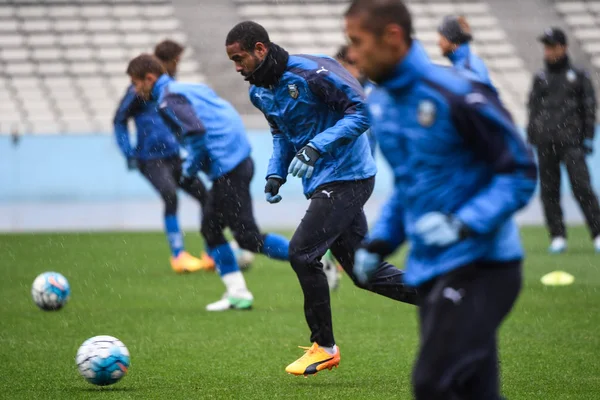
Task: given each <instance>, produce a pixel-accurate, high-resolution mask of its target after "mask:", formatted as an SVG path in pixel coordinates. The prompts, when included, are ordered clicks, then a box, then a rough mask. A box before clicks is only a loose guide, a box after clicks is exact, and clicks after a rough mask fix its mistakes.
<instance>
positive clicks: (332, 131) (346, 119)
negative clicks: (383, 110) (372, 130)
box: [307, 71, 369, 154]
mask: <svg viewBox="0 0 600 400" xmlns="http://www.w3.org/2000/svg"><path fill="white" fill-rule="evenodd" d="M307 82H308V86H309V88H310V90H311V92H312V93H313V94H314V95H315V96H316V97H317V98H319V99H320V100H321V101H322V102H323V103H325V105H326V106H327V107H330V108H331V109H332V110H334V111H336V112H338V113H339V114H341V115H342V118H341V119H340V120H339V121H338V122H337V123H336V124H335V125H334V126H332V127H330V128H328V129H325V130H324V131H323V132H320V133H319V134H317V135H316V136H315V137H314V138H313V139H312V140H311V141H310V145H311V146H312V147H314V148H315V149H316V150H317V151H318V152H319V153H321V154H323V153H329V152H332V151H333V150H335V149H337V148H338V147H340V146H344V145H347V144H349V143H351V142H352V141H354V140H356V138H358V137H359V136H360V135H362V134H363V133H364V132H365V131H366V130H367V129H369V118H368V112H367V107H366V104H365V103H364V95H363V92H362V88H361V87H360V84H359V83H358V82H352V81H349V80H347V79H345V78H343V77H340V76H338V75H336V74H335V73H333V72H332V71H326V72H323V73H319V74H317V73H313V74H311V75H310V76H309V77H308V78H307Z"/></svg>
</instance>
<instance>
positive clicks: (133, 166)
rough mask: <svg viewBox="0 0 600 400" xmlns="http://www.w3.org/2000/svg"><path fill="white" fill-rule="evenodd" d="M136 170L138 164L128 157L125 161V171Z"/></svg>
mask: <svg viewBox="0 0 600 400" xmlns="http://www.w3.org/2000/svg"><path fill="white" fill-rule="evenodd" d="M137 168H138V162H137V160H136V159H135V158H133V157H130V158H128V159H127V169H128V170H129V171H133V170H134V169H137Z"/></svg>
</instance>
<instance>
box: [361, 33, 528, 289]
mask: <svg viewBox="0 0 600 400" xmlns="http://www.w3.org/2000/svg"><path fill="white" fill-rule="evenodd" d="M369 110H370V112H371V116H372V126H371V129H372V131H373V133H374V134H375V136H376V137H377V141H378V143H379V147H380V148H381V151H382V153H383V155H384V156H385V158H386V160H387V161H388V163H389V164H390V166H391V168H392V170H393V174H394V178H395V184H394V191H393V194H392V197H391V198H390V199H389V200H388V202H387V204H386V205H385V206H384V207H383V209H382V212H381V216H380V218H379V220H378V222H377V223H376V224H375V226H374V228H373V229H372V230H371V232H370V233H369V239H370V240H373V239H381V240H385V241H387V242H388V243H390V244H391V245H392V246H393V247H394V248H397V247H398V246H399V245H400V244H402V243H403V242H404V241H405V240H409V241H410V242H411V248H410V253H409V255H408V260H407V264H406V281H407V283H408V284H410V285H414V286H418V285H420V284H422V283H424V282H426V281H428V280H430V279H432V278H434V277H436V276H439V275H442V274H444V273H446V272H448V271H451V270H453V269H455V268H458V267H460V266H464V265H465V264H469V263H471V262H473V261H512V260H519V259H521V258H522V257H523V250H522V247H521V243H520V238H519V232H518V228H517V226H516V224H515V222H514V221H513V219H512V216H513V214H514V213H515V212H516V211H517V210H519V209H520V208H522V207H524V206H525V205H526V204H527V203H528V202H529V200H530V199H531V197H532V195H533V192H534V189H535V186H536V167H535V164H534V159H533V155H532V153H531V151H530V149H529V148H528V147H527V145H526V144H525V142H524V141H523V139H522V138H521V136H520V134H519V132H518V129H517V128H516V127H515V125H514V124H513V122H512V120H511V117H510V115H509V114H508V112H507V111H506V110H505V109H504V108H503V107H502V105H501V103H500V101H499V100H498V97H497V95H496V93H495V92H494V91H493V90H491V88H490V87H489V86H487V85H483V84H482V83H480V82H477V81H472V80H469V79H467V78H465V77H464V76H463V75H461V74H460V73H458V72H457V71H455V70H454V69H452V68H445V67H442V66H437V65H434V64H432V63H431V62H430V60H429V59H428V58H427V55H426V54H425V50H424V49H423V47H422V46H421V44H420V43H419V42H417V41H414V42H413V44H412V48H411V50H410V52H409V53H408V55H407V56H406V58H405V59H404V60H403V61H402V62H400V63H399V64H398V65H397V66H396V68H395V71H394V73H393V75H392V76H391V77H390V78H389V79H388V80H387V81H385V82H383V83H381V85H379V86H378V87H377V88H376V89H375V90H374V92H373V93H372V94H371V96H370V97H369ZM435 211H437V212H442V213H445V214H453V215H455V216H456V217H457V218H458V219H459V220H461V221H462V222H463V223H465V224H466V225H467V226H468V227H469V228H470V229H471V230H472V231H473V235H472V236H470V237H468V238H467V239H464V240H462V241H460V242H458V243H456V244H454V245H451V246H448V247H444V248H440V247H435V246H427V245H425V244H424V243H423V242H422V241H421V240H420V239H419V238H418V237H417V236H416V235H415V233H414V231H415V223H416V221H417V220H418V219H419V218H420V217H421V216H423V215H424V214H425V213H428V212H435Z"/></svg>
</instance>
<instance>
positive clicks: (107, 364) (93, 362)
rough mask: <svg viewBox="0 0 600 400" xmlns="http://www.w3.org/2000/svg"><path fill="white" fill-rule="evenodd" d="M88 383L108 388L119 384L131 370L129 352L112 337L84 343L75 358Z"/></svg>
mask: <svg viewBox="0 0 600 400" xmlns="http://www.w3.org/2000/svg"><path fill="white" fill-rule="evenodd" d="M75 361H76V362H77V368H78V369H79V373H80V374H81V376H83V377H84V378H85V380H86V381H88V382H90V383H92V384H94V385H98V386H106V385H112V384H113V383H116V382H118V381H119V380H120V379H121V378H123V377H124V376H125V374H126V373H127V370H128V369H129V365H130V359H129V350H127V347H125V345H124V344H123V342H121V341H120V340H119V339H117V338H115V337H112V336H94V337H93V338H90V339H88V340H86V341H85V342H83V344H82V345H81V347H79V350H77V356H76V357H75Z"/></svg>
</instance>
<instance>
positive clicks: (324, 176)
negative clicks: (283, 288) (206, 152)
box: [225, 21, 416, 375]
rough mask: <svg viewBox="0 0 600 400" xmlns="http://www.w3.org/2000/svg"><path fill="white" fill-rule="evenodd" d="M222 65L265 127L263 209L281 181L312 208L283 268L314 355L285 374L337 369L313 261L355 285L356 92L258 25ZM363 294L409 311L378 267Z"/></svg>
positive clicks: (362, 168) (331, 63) (359, 206)
mask: <svg viewBox="0 0 600 400" xmlns="http://www.w3.org/2000/svg"><path fill="white" fill-rule="evenodd" d="M225 43H226V50H227V54H228V56H229V58H230V59H231V60H232V61H233V62H234V63H235V67H236V70H237V72H239V73H241V74H242V75H243V76H244V77H245V79H246V81H248V82H249V83H250V84H251V86H250V99H251V101H252V103H253V104H254V105H255V106H256V107H257V108H258V109H259V110H261V111H262V112H263V114H264V115H265V117H266V119H267V121H268V122H269V124H270V126H271V133H272V135H273V155H272V157H271V159H270V161H269V166H268V172H267V176H266V180H267V183H266V185H265V195H266V200H267V201H268V202H269V203H278V202H279V201H281V200H282V198H281V195H280V194H279V188H280V187H281V185H283V184H284V183H285V182H286V179H287V176H288V174H289V175H291V176H292V177H297V178H302V183H303V187H304V194H305V196H306V197H307V198H308V199H310V205H309V206H308V210H307V211H306V214H305V216H304V218H303V219H302V221H301V222H300V225H299V226H298V228H297V229H296V232H295V233H294V236H293V237H292V239H291V241H290V263H291V264H292V268H293V269H294V271H295V272H296V275H297V276H298V280H299V281H300V285H301V287H302V291H303V293H304V313H305V316H306V321H307V322H308V326H309V328H310V330H311V337H310V340H311V342H312V346H311V347H310V348H309V349H308V350H307V351H306V353H305V354H304V356H302V357H301V358H300V359H298V360H297V361H295V362H294V363H292V364H290V365H288V367H287V368H286V371H287V372H288V373H290V374H294V375H307V374H314V373H316V372H318V371H321V370H323V369H331V368H332V367H334V366H337V365H338V364H339V362H340V351H339V349H338V347H337V346H336V343H335V339H334V336H333V328H332V323H331V305H330V298H329V291H328V289H327V281H326V277H325V275H324V273H323V270H322V265H321V262H320V261H319V260H320V259H321V257H322V256H323V254H325V252H326V251H327V249H331V252H332V253H333V255H334V256H335V257H336V258H337V260H338V261H339V262H340V264H341V265H342V267H343V268H344V270H345V271H346V272H347V273H348V274H349V276H350V277H351V278H352V280H353V281H354V282H355V283H357V281H356V278H355V277H354V273H353V266H354V252H355V251H356V249H357V248H358V246H359V245H360V243H361V242H362V241H363V239H364V237H365V235H366V233H367V221H366V218H365V214H364V212H363V206H364V204H365V203H366V201H367V200H368V199H369V197H370V196H371V193H372V191H373V186H374V182H375V178H374V177H375V173H376V172H377V171H376V168H375V162H374V161H373V157H371V151H370V148H369V143H368V140H367V137H366V136H365V135H363V133H364V132H365V131H366V130H367V129H368V128H369V119H368V115H367V110H366V105H365V103H364V101H363V93H362V88H361V87H360V84H359V83H358V81H357V80H356V79H354V78H353V77H352V76H351V75H350V74H349V73H348V72H347V71H346V70H345V69H344V68H343V67H342V66H341V65H340V64H339V63H338V62H337V61H335V60H334V59H332V58H330V57H327V56H313V55H289V54H288V52H287V51H285V50H284V49H283V48H281V47H279V46H278V45H276V44H275V43H272V42H271V41H270V40H269V35H268V33H267V31H266V30H265V29H264V28H263V27H262V26H261V25H259V24H257V23H256V22H252V21H246V22H241V23H240V24H238V25H236V26H235V27H233V28H232V29H231V31H230V32H229V34H228V36H227V39H226V42H225ZM361 287H363V288H365V289H368V290H371V291H373V292H376V293H379V294H381V295H384V296H387V297H390V298H392V299H395V300H399V301H405V302H410V303H413V302H414V299H415V298H416V296H415V291H414V290H413V289H410V288H407V287H406V285H405V284H404V282H403V278H402V271H400V270H399V269H397V268H396V267H394V266H392V265H390V264H386V263H382V264H381V265H379V266H378V268H377V271H376V273H375V274H374V275H373V277H372V279H371V280H370V281H369V282H366V283H364V284H362V285H361Z"/></svg>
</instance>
